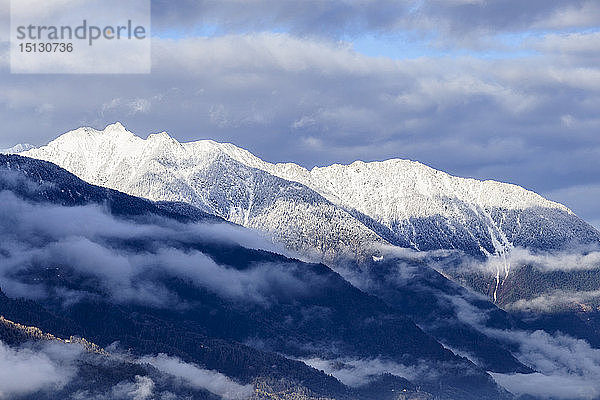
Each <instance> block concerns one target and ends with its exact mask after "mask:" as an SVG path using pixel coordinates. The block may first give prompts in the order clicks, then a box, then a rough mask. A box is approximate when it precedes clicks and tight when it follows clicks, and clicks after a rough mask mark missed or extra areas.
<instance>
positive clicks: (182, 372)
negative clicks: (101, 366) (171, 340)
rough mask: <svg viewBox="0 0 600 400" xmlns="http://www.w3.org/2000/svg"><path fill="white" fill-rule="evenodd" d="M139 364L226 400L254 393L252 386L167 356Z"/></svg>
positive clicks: (142, 359)
mask: <svg viewBox="0 0 600 400" xmlns="http://www.w3.org/2000/svg"><path fill="white" fill-rule="evenodd" d="M138 362H141V363H148V364H151V365H152V366H154V367H155V368H156V369H158V370H159V371H162V372H164V373H167V374H169V375H172V376H175V377H177V378H179V379H180V380H181V382H182V383H184V384H185V385H188V386H190V387H193V388H196V389H205V390H208V391H209V392H211V393H214V394H216V395H218V396H220V397H222V398H223V399H224V400H243V399H248V398H249V397H250V396H252V393H253V392H254V389H253V386H252V385H240V384H238V383H236V382H234V381H233V380H231V379H230V378H229V377H227V376H225V375H223V374H221V373H219V372H217V371H212V370H206V369H203V368H200V367H198V366H197V365H195V364H190V363H186V362H183V361H182V360H180V359H179V358H176V357H169V356H167V355H166V354H159V355H157V356H145V357H142V358H140V359H139V360H138Z"/></svg>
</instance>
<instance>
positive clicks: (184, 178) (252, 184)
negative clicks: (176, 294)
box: [22, 123, 600, 260]
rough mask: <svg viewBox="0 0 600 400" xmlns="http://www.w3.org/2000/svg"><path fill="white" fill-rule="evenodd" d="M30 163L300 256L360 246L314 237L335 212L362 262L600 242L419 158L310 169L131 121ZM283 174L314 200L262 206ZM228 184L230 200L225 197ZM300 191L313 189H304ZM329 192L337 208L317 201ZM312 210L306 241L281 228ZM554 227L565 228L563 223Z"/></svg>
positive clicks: (508, 194) (518, 194)
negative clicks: (171, 204) (165, 204)
mask: <svg viewBox="0 0 600 400" xmlns="http://www.w3.org/2000/svg"><path fill="white" fill-rule="evenodd" d="M22 155H25V156H28V157H33V158H40V159H44V160H47V161H51V162H54V163H56V164H58V165H60V166H62V167H64V168H66V169H67V170H69V171H71V172H73V173H75V174H76V175H77V176H79V177H81V178H82V179H84V180H86V181H88V182H90V183H93V184H97V185H100V186H107V187H112V188H115V189H118V190H121V191H123V192H125V193H128V194H132V195H136V196H141V197H146V198H149V199H151V200H155V201H156V200H165V201H183V202H188V203H190V204H192V205H194V206H196V207H198V208H200V209H202V210H203V211H206V212H211V213H213V214H215V215H218V216H220V217H222V218H225V219H227V220H229V221H231V222H234V223H237V224H240V225H243V226H246V227H251V228H257V229H259V230H263V231H266V232H269V233H270V234H272V235H274V237H275V239H276V240H279V241H282V242H284V243H285V244H287V245H288V246H290V247H291V248H292V249H293V250H296V251H300V252H304V253H307V252H308V253H310V252H311V251H313V250H314V251H316V253H318V254H321V256H322V257H323V259H325V260H327V259H329V260H331V259H335V258H336V256H338V255H339V254H342V253H344V252H345V251H346V250H348V249H347V248H346V249H342V248H339V249H338V248H336V249H334V250H333V252H334V253H335V254H327V250H325V248H326V247H327V245H328V244H327V243H324V242H323V241H322V240H321V239H322V238H320V239H317V240H316V241H315V240H314V237H315V236H318V235H317V232H314V230H313V231H311V232H310V234H308V233H306V232H302V231H303V230H305V229H306V227H307V226H310V225H311V223H313V222H315V221H316V222H315V223H316V224H317V225H319V226H327V224H328V223H327V221H326V218H324V216H316V215H315V214H318V213H321V211H323V210H324V209H328V210H329V211H326V212H325V214H327V216H328V217H331V215H332V214H337V217H336V218H337V219H335V224H329V226H330V228H332V230H333V227H335V226H338V227H339V226H345V227H346V229H348V230H349V231H351V233H348V234H347V235H345V236H344V235H343V236H344V237H339V238H337V239H340V242H342V243H350V242H362V244H360V245H357V244H356V243H354V244H353V245H351V246H349V248H350V253H354V254H357V253H361V252H362V253H364V251H363V250H364V247H369V246H370V245H371V244H373V243H380V244H381V243H383V244H393V245H397V246H400V247H409V248H413V249H415V250H436V249H458V250H462V251H464V252H466V253H468V254H473V255H476V256H484V257H485V256H490V255H495V256H502V255H503V254H504V253H506V251H508V250H509V249H510V248H512V247H514V246H523V247H532V248H540V249H548V248H552V249H553V248H560V247H561V246H564V244H565V243H567V242H574V241H581V242H595V243H600V233H599V232H598V231H596V230H595V229H594V228H593V227H591V226H589V225H588V224H587V223H585V222H584V221H582V220H580V219H579V218H578V217H577V216H576V215H575V214H574V213H573V212H572V211H571V210H570V209H569V208H567V207H566V206H564V205H562V204H560V203H556V202H553V201H550V200H547V199H545V198H543V197H542V196H540V195H539V194H537V193H534V192H531V191H528V190H526V189H524V188H522V187H520V186H517V185H513V184H508V183H502V182H497V181H492V180H485V181H479V180H476V179H472V178H460V177H453V176H451V175H449V174H447V173H445V172H442V171H438V170H435V169H433V168H431V167H428V166H426V165H424V164H422V163H420V162H417V161H409V160H401V159H391V160H386V161H375V162H369V163H365V162H363V161H355V162H353V163H352V164H349V165H341V164H333V165H331V166H326V167H314V168H312V169H311V170H308V169H306V168H304V167H302V166H299V165H297V164H293V163H278V164H272V163H268V162H265V161H263V160H261V159H260V158H258V157H256V156H254V155H253V154H252V153H250V152H249V151H247V150H244V149H241V148H239V147H237V146H235V145H233V144H231V143H218V142H215V141H212V140H199V141H194V142H185V143H180V142H178V141H177V140H175V139H173V138H172V137H170V136H169V135H168V134H167V133H166V132H161V133H156V134H151V135H149V136H148V137H147V139H142V138H140V137H138V136H136V135H134V134H133V133H132V132H130V131H128V130H126V129H125V127H124V126H123V125H122V124H120V123H115V124H112V125H108V126H107V127H106V128H105V129H104V130H102V131H100V130H95V129H92V128H79V129H76V130H73V131H70V132H67V133H65V134H64V135H61V136H59V137H58V138H57V139H55V140H53V141H51V142H50V143H49V144H48V145H46V146H42V147H39V148H36V149H31V150H29V151H26V152H24V153H22ZM261 172H264V173H266V174H268V175H269V176H270V177H268V178H267V177H266V175H263V174H261ZM214 174H217V175H218V176H214ZM273 177H275V178H279V179H283V180H285V181H286V182H288V183H286V184H284V183H283V182H282V181H278V182H277V184H276V185H278V186H279V187H280V188H281V187H284V186H285V187H286V188H287V189H286V190H288V191H295V192H297V193H302V195H301V197H302V198H303V199H302V200H297V199H296V198H293V199H289V198H286V199H282V198H281V196H279V193H271V194H270V195H271V196H272V198H271V199H270V204H269V207H270V209H269V210H266V209H265V208H260V209H259V210H256V209H253V208H254V207H256V205H257V203H256V202H255V200H256V198H257V194H259V196H260V195H262V192H263V191H264V190H265V189H264V186H261V185H257V182H263V181H264V180H265V179H269V180H271V181H273ZM217 184H218V185H221V186H220V188H219V190H218V193H216V192H215V191H214V190H213V189H214V186H215V185H217ZM298 184H300V185H302V187H300V186H294V185H298ZM239 188H242V189H241V190H240V189H239ZM211 190H213V193H210V191H211ZM207 192H209V193H207ZM319 196H322V198H323V199H324V200H325V201H323V199H319V200H314V199H315V198H317V197H319ZM292 197H294V196H292ZM263 200H264V199H263ZM313 200H314V201H313ZM315 201H316V203H318V204H317V205H315ZM311 212H312V215H311V217H310V218H309V219H308V220H306V219H304V220H303V221H304V224H303V225H304V227H299V228H295V231H294V235H298V237H299V239H298V240H297V241H296V242H295V243H290V240H292V239H290V236H291V235H290V234H288V233H286V232H285V230H286V227H285V226H283V225H282V224H281V223H280V222H281V221H282V220H284V221H285V222H286V224H287V225H288V226H290V225H293V220H296V219H298V218H305V215H306V214H307V213H311ZM290 213H291V214H293V216H292V217H290V216H289V214H290ZM311 219H314V220H315V221H312V220H311ZM548 220H552V221H559V222H560V223H559V226H555V225H553V224H552V223H548V222H547V221H548ZM540 225H541V228H539V229H538V226H540ZM536 230H537V231H536ZM278 235H279V236H278ZM548 238H550V239H548ZM346 247H347V246H346ZM368 252H371V253H372V250H368V251H367V253H368ZM363 256H364V254H363Z"/></svg>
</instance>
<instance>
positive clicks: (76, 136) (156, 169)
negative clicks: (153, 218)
mask: <svg viewBox="0 0 600 400" xmlns="http://www.w3.org/2000/svg"><path fill="white" fill-rule="evenodd" d="M236 150H237V151H239V153H240V154H243V153H244V150H241V149H237V148H234V147H233V146H231V145H222V144H219V143H216V142H213V141H209V140H206V141H198V142H193V143H179V142H177V141H176V140H174V139H172V138H171V137H169V136H168V135H167V134H166V133H160V134H155V135H150V136H149V137H148V138H147V139H146V140H144V139H141V138H139V137H137V136H135V135H133V134H132V133H131V132H128V131H127V130H125V128H124V127H123V126H122V125H120V124H115V125H110V126H108V127H107V128H106V129H105V130H104V131H97V130H94V129H90V128H82V129H78V130H75V131H72V132H69V133H66V134H65V135H63V136H61V137H59V138H58V139H56V140H54V141H53V142H51V143H50V144H48V145H47V146H44V147H42V148H39V149H34V150H31V151H28V152H26V153H24V154H23V155H26V156H29V157H33V158H38V159H43V160H47V161H51V162H53V163H55V164H57V165H59V166H61V167H63V168H65V169H67V170H68V171H71V172H72V173H74V174H75V175H77V176H78V177H80V178H81V179H83V180H85V181H87V182H90V183H93V184H96V185H100V186H105V187H110V188H113V189H117V190H119V191H122V192H125V193H128V194H132V195H136V196H140V197H145V198H148V199H150V200H155V201H159V200H166V201H180V202H186V203H189V204H192V205H194V206H196V207H198V208H200V209H201V210H203V211H206V212H209V213H211V214H214V215H217V216H220V217H223V218H225V219H227V220H229V221H231V222H234V223H237V224H240V225H243V226H245V227H250V228H255V229H259V230H262V231H265V232H267V233H269V234H271V235H272V236H273V238H274V239H275V240H277V241H279V242H283V243H285V244H286V245H287V246H288V247H289V248H291V249H293V250H295V251H298V252H300V253H303V254H314V255H317V256H319V257H323V258H325V259H327V260H332V259H334V258H335V257H336V256H339V255H341V254H346V253H348V252H349V253H350V254H351V255H355V254H357V253H359V252H361V251H363V245H364V244H365V243H386V241H385V240H384V239H382V238H381V237H380V236H379V235H377V234H376V233H375V232H373V231H372V230H371V229H369V228H368V227H367V226H365V224H364V223H363V222H361V220H359V219H357V218H355V217H354V216H353V215H352V214H351V213H350V212H349V211H347V210H345V209H343V208H341V207H339V206H337V205H335V204H333V203H332V202H330V201H328V200H327V199H325V198H324V197H323V196H322V195H320V194H319V193H317V192H316V191H314V190H311V189H310V188H308V187H306V186H304V185H302V184H301V183H298V182H292V181H289V180H285V179H282V178H280V177H277V176H274V175H272V174H269V173H267V172H265V171H263V170H260V169H256V168H253V167H251V166H249V165H247V164H245V163H243V162H240V161H239V160H237V159H236V158H233V157H232V156H231V154H235V151H236ZM248 154H249V153H248ZM238 158H242V157H238ZM363 219H365V220H369V218H368V217H366V216H365V217H363Z"/></svg>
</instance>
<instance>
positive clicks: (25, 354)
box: [0, 341, 81, 399]
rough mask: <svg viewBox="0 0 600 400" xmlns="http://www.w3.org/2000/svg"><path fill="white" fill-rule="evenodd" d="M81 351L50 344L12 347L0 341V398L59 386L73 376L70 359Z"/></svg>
mask: <svg viewBox="0 0 600 400" xmlns="http://www.w3.org/2000/svg"><path fill="white" fill-rule="evenodd" d="M80 352H81V349H80V348H77V347H74V346H70V347H67V346H64V345H59V344H51V343H50V344H46V345H44V346H41V347H40V348H34V347H26V346H24V347H17V348H13V347H9V346H8V345H6V344H5V343H3V342H2V341H0V399H11V398H14V397H15V396H20V395H25V394H30V393H34V392H37V391H40V390H56V389H60V388H62V387H63V386H64V385H66V384H67V383H68V382H69V381H70V380H71V379H72V378H73V376H74V375H75V373H76V369H75V368H74V366H73V364H72V362H73V359H74V358H76V357H77V356H78V355H79V354H80Z"/></svg>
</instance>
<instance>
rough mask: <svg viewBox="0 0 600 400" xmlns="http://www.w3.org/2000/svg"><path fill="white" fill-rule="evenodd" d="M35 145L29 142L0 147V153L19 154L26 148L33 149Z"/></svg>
mask: <svg viewBox="0 0 600 400" xmlns="http://www.w3.org/2000/svg"><path fill="white" fill-rule="evenodd" d="M34 148H35V146H34V145H32V144H29V143H19V144H16V145H14V146H13V147H10V148H8V149H0V154H19V153H22V152H24V151H27V150H31V149H34Z"/></svg>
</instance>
